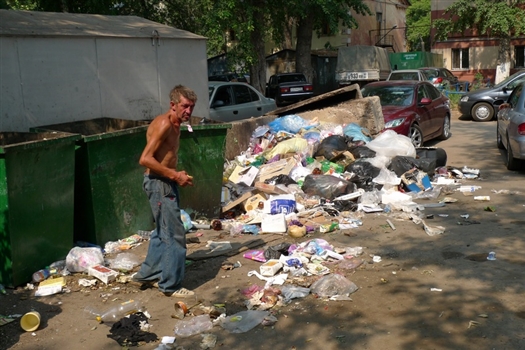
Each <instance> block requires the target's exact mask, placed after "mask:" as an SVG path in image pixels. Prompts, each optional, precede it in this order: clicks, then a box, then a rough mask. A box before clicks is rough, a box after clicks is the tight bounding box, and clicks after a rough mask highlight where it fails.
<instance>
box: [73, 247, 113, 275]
mask: <svg viewBox="0 0 525 350" xmlns="http://www.w3.org/2000/svg"><path fill="white" fill-rule="evenodd" d="M103 264H104V255H103V254H102V251H101V250H100V249H99V248H94V247H88V248H81V247H73V248H72V249H71V250H70V251H69V253H68V254H67V256H66V268H67V269H68V271H70V272H87V270H88V268H90V267H91V266H95V265H103Z"/></svg>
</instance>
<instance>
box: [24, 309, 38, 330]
mask: <svg viewBox="0 0 525 350" xmlns="http://www.w3.org/2000/svg"><path fill="white" fill-rule="evenodd" d="M20 326H21V327H22V329H23V330H24V331H26V332H33V331H36V330H37V329H38V327H40V313H38V311H30V312H28V313H26V314H25V315H24V316H22V318H21V319H20Z"/></svg>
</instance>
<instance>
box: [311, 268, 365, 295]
mask: <svg viewBox="0 0 525 350" xmlns="http://www.w3.org/2000/svg"><path fill="white" fill-rule="evenodd" d="M310 288H311V291H312V294H317V295H318V296H319V297H321V298H325V297H327V298H329V297H333V296H335V295H346V296H348V295H350V294H352V293H354V292H355V291H356V290H357V289H358V287H357V286H356V285H355V283H354V282H352V281H350V280H348V279H347V278H346V277H344V276H341V275H338V274H335V273H332V274H330V275H326V276H323V277H321V278H320V279H318V280H317V281H315V282H314V283H313V284H312V285H311V286H310Z"/></svg>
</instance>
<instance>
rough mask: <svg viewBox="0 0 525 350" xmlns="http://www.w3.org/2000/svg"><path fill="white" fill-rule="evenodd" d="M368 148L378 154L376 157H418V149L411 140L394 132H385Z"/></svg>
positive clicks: (368, 145) (370, 143)
mask: <svg viewBox="0 0 525 350" xmlns="http://www.w3.org/2000/svg"><path fill="white" fill-rule="evenodd" d="M366 147H368V148H370V149H371V150H373V151H375V152H376V156H387V157H390V158H393V157H395V156H407V157H414V158H415V157H416V148H415V147H414V145H413V144H412V141H411V140H410V138H408V137H406V136H404V135H399V134H398V133H396V132H395V131H394V130H385V131H384V132H383V133H382V134H381V135H379V136H378V137H376V138H375V139H373V140H372V141H370V142H369V143H367V144H366Z"/></svg>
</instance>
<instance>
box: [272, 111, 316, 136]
mask: <svg viewBox="0 0 525 350" xmlns="http://www.w3.org/2000/svg"><path fill="white" fill-rule="evenodd" d="M268 126H269V127H270V130H271V131H272V132H274V133H277V132H279V131H288V132H291V133H294V134H297V133H298V132H299V131H301V129H310V128H312V127H314V126H315V124H310V122H309V121H307V120H306V119H303V118H301V117H300V116H298V115H293V114H290V115H285V116H283V117H280V118H276V119H275V120H273V121H272V122H270V123H269V124H268Z"/></svg>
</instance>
